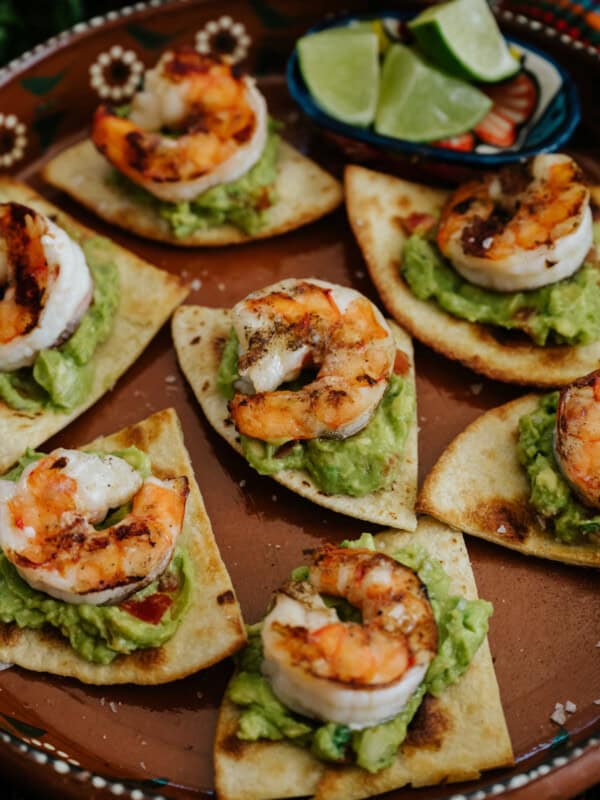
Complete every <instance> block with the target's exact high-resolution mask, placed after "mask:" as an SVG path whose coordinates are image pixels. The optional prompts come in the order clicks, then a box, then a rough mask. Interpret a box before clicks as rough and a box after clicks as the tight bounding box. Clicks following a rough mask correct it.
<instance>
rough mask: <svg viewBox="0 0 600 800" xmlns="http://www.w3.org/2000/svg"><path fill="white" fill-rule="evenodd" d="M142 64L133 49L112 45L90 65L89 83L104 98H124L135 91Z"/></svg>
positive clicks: (142, 69) (142, 72) (115, 99)
mask: <svg viewBox="0 0 600 800" xmlns="http://www.w3.org/2000/svg"><path fill="white" fill-rule="evenodd" d="M143 74H144V65H143V63H142V62H141V61H140V60H139V58H138V57H137V55H136V53H135V52H134V51H133V50H124V49H123V48H122V47H121V46H120V45H118V44H115V45H113V46H112V47H111V48H110V50H108V51H106V52H104V53H100V55H99V56H98V58H97V59H96V60H95V61H94V63H93V64H92V65H91V66H90V85H91V87H92V89H95V90H96V92H97V93H98V95H99V96H100V97H102V98H103V99H104V100H114V101H117V102H118V101H119V100H126V99H127V98H129V97H131V95H132V94H133V93H134V92H135V90H136V89H137V87H138V84H139V82H140V78H141V77H142V75H143Z"/></svg>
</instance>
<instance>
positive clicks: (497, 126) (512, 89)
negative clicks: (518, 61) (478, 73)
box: [473, 72, 538, 147]
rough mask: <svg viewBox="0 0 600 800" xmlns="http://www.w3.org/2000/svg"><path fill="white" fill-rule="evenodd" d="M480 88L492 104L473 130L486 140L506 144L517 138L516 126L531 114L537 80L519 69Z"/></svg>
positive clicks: (533, 107)
mask: <svg viewBox="0 0 600 800" xmlns="http://www.w3.org/2000/svg"><path fill="white" fill-rule="evenodd" d="M482 90H483V91H484V92H485V93H486V94H487V95H488V97H489V98H490V99H491V100H493V102H494V105H493V107H492V110H491V111H490V112H489V114H487V116H485V117H484V118H483V119H482V120H481V122H480V123H479V124H478V125H476V126H475V128H474V129H473V130H474V131H475V133H476V134H477V136H478V137H479V138H480V139H481V141H482V142H485V143H486V144H492V145H494V146H495V147H510V146H511V145H513V144H514V143H515V139H516V138H517V128H518V127H519V125H522V124H523V123H524V122H526V121H527V120H528V119H529V118H530V117H531V115H532V114H533V112H534V110H535V108H536V106H537V102H538V87H537V84H536V83H535V81H534V80H533V78H532V77H531V76H530V75H528V74H527V73H526V72H520V73H519V74H518V75H517V76H516V77H515V78H513V79H512V80H510V81H507V82H506V83H503V84H501V85H499V86H491V87H485V88H482Z"/></svg>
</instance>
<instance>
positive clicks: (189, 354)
mask: <svg viewBox="0 0 600 800" xmlns="http://www.w3.org/2000/svg"><path fill="white" fill-rule="evenodd" d="M230 319H231V315H230V311H229V310H226V309H214V308H206V307H204V306H184V307H182V308H180V309H179V312H178V313H177V314H176V316H175V317H174V319H173V339H174V341H175V349H176V350H177V357H178V359H179V364H180V366H181V369H182V370H183V372H184V374H185V376H186V378H187V379H188V381H189V382H190V384H191V386H192V389H193V390H194V394H195V395H196V397H197V399H198V402H199V403H200V405H201V406H202V410H203V411H204V413H205V415H206V418H207V419H208V421H209V422H210V424H211V425H212V426H213V428H214V429H215V430H216V431H217V433H220V434H221V436H222V437H223V438H224V439H225V440H226V441H227V442H229V444H230V445H231V446H232V447H233V448H234V449H235V450H237V452H238V453H241V452H242V450H241V447H240V444H239V441H238V434H237V431H236V429H235V427H234V425H233V424H232V423H231V419H230V416H229V410H228V408H227V400H226V399H225V398H224V397H223V395H222V394H221V393H220V392H219V390H218V387H217V372H218V369H219V363H220V361H221V354H222V351H223V345H224V344H225V340H226V339H227V336H228V335H229V331H230V328H231V321H230ZM392 328H393V331H394V336H395V337H396V342H397V345H398V347H399V349H401V350H402V351H403V352H404V353H406V355H407V356H408V359H409V362H410V373H409V375H410V380H412V381H413V382H414V379H415V378H414V362H413V351H412V343H411V340H410V337H408V336H407V335H406V334H405V333H404V331H401V330H400V329H399V328H398V327H397V326H396V325H394V324H393V323H392ZM271 477H272V478H274V480H276V481H277V482H278V483H280V484H281V485H282V486H286V487H287V488H288V489H291V490H292V491H293V492H296V493H297V494H299V495H302V497H306V498H308V499H309V500H312V501H313V503H317V505H320V506H324V507H325V508H330V509H332V510H333V511H339V512H340V513H341V514H347V515H348V516H350V517H356V518H357V519H364V520H367V521H368V522H373V523H375V524H378V525H391V526H393V527H395V528H403V529H405V530H414V529H415V527H416V525H417V519H416V516H415V513H414V504H415V497H416V493H417V424H416V413H415V419H414V423H413V425H412V427H411V430H410V431H409V434H408V439H407V441H406V445H405V448H404V453H403V454H402V457H401V461H400V464H399V466H398V473H397V477H396V479H395V480H394V482H393V483H392V484H391V485H390V486H389V487H388V488H387V489H382V490H380V491H378V492H371V493H370V494H366V495H364V496H363V497H351V496H350V495H328V494H325V493H324V492H322V491H321V490H320V489H319V488H318V486H317V485H316V484H315V483H314V481H313V480H312V478H311V477H310V476H309V475H308V473H307V472H305V471H304V470H289V469H287V470H282V471H281V472H278V473H277V474H276V475H272V476H271Z"/></svg>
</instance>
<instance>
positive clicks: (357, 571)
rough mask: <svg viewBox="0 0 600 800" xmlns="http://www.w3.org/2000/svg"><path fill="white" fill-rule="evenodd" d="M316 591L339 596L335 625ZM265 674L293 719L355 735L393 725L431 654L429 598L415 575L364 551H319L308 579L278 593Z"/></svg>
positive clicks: (268, 621) (266, 637)
mask: <svg viewBox="0 0 600 800" xmlns="http://www.w3.org/2000/svg"><path fill="white" fill-rule="evenodd" d="M320 593H323V594H326V595H331V596H332V597H343V598H344V599H345V600H347V601H348V603H350V604H351V605H352V606H354V607H356V608H357V609H358V610H359V611H360V613H361V616H362V624H359V623H357V622H342V621H340V620H339V618H338V615H337V612H336V611H335V609H334V608H330V607H328V606H326V605H325V603H324V602H323V600H322V598H321V595H320ZM262 646H263V654H264V661H263V667H262V669H263V673H264V674H265V675H266V677H267V678H268V679H269V681H270V683H271V687H272V689H273V691H274V692H275V694H276V695H277V697H278V698H279V699H280V700H281V701H282V702H283V703H284V704H285V705H286V706H287V707H288V708H291V709H292V710H294V711H297V712H298V713H299V714H304V715H306V716H309V717H316V718H317V719H321V720H331V721H332V722H338V723H340V724H342V725H347V726H348V727H349V728H351V729H352V730H361V729H362V728H367V727H369V726H372V725H379V724H380V723H381V722H386V721H387V720H389V719H391V718H392V717H395V716H396V715H397V714H399V713H400V712H401V711H402V710H403V708H405V706H406V704H407V703H408V701H409V699H410V697H411V696H412V695H413V694H414V692H415V691H416V689H417V687H418V686H419V685H420V684H421V683H422V681H423V678H424V677H425V673H426V672H427V668H428V667H429V664H430V663H431V661H432V659H433V657H434V655H435V653H436V650H437V627H436V624H435V619H434V616H433V611H432V608H431V605H430V603H429V600H428V598H427V592H426V590H425V587H424V586H423V584H422V583H421V582H420V581H419V579H418V577H417V576H416V575H415V573H414V572H412V570H410V569H408V568H407V567H405V566H403V565H402V564H399V563H398V562H397V561H394V559H393V558H390V557H389V556H386V555H384V554H382V553H373V552H372V551H370V550H361V549H348V548H334V547H329V548H324V549H323V550H322V551H320V552H319V553H318V554H317V555H316V557H315V562H314V564H313V566H312V567H311V568H310V569H309V573H308V580H307V581H305V582H303V583H298V582H291V583H290V584H287V585H286V586H284V587H283V589H281V590H280V591H279V592H278V593H277V594H276V595H275V600H274V604H273V608H272V609H271V611H270V612H269V613H268V614H267V616H266V617H265V620H264V623H263V627H262Z"/></svg>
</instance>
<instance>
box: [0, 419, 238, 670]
mask: <svg viewBox="0 0 600 800" xmlns="http://www.w3.org/2000/svg"><path fill="white" fill-rule="evenodd" d="M159 475H160V477H158V476H159ZM223 593H225V594H226V595H227V597H230V598H231V602H229V601H228V603H227V604H225V605H224V604H223V603H222V602H221V601H220V600H219V597H220V596H221V595H222V594H223ZM0 620H1V622H0V631H1V632H2V637H1V638H2V643H1V644H0V658H1V659H3V660H4V661H6V662H9V663H16V664H19V665H20V666H23V667H26V668H30V669H38V670H44V671H47V672H53V673H56V674H60V675H69V676H73V677H76V678H79V679H80V680H82V681H85V682H89V683H123V682H134V683H162V682H164V681H169V680H174V679H175V678H179V677H182V676H183V675H187V674H189V673H190V672H194V671H196V670H197V669H201V668H202V667H205V666H208V665H209V664H212V663H214V662H215V661H218V660H219V659H220V658H223V657H224V656H225V655H228V654H230V653H231V652H233V651H234V650H235V649H237V647H239V646H241V644H242V643H243V642H244V641H245V636H244V632H243V626H242V622H241V617H240V612H239V608H238V607H237V603H236V602H235V596H234V594H233V591H232V586H231V582H230V581H229V577H228V575H227V572H226V571H225V567H224V566H223V563H222V562H221V559H220V557H219V554H218V550H217V547H216V544H215V542H214V539H213V536H212V531H211V528H210V523H209V521H208V518H207V517H206V512H205V511H204V507H203V505H202V498H201V496H200V493H199V490H198V487H197V486H196V484H195V481H194V477H193V474H192V471H191V465H190V463H189V459H188V457H187V453H186V451H185V448H184V446H183V442H182V439H181V432H180V429H179V424H178V420H177V417H176V416H175V413H174V412H173V411H172V410H169V411H164V412H160V413H158V414H155V415H154V416H153V417H150V418H149V419H148V420H145V421H144V422H141V423H139V424H138V425H135V426H133V427H132V428H127V429H125V430H124V431H121V432H120V433H117V434H115V435H114V436H111V437H108V438H107V439H101V440H97V441H95V442H93V443H92V445H90V448H89V449H88V450H85V451H82V450H68V449H65V448H58V449H56V450H53V451H52V452H51V453H49V454H47V455H44V454H42V453H36V452H34V451H31V450H30V451H28V452H27V454H26V456H25V457H24V458H23V459H21V461H20V462H19V464H18V465H17V466H16V467H15V468H14V469H13V470H11V471H10V472H9V473H7V474H6V475H5V476H4V477H3V478H0ZM50 627H53V628H55V629H56V632H57V633H56V636H55V637H51V636H49V635H48V632H47V630H46V631H44V630H42V628H46V629H47V628H50ZM59 634H60V635H59Z"/></svg>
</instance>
